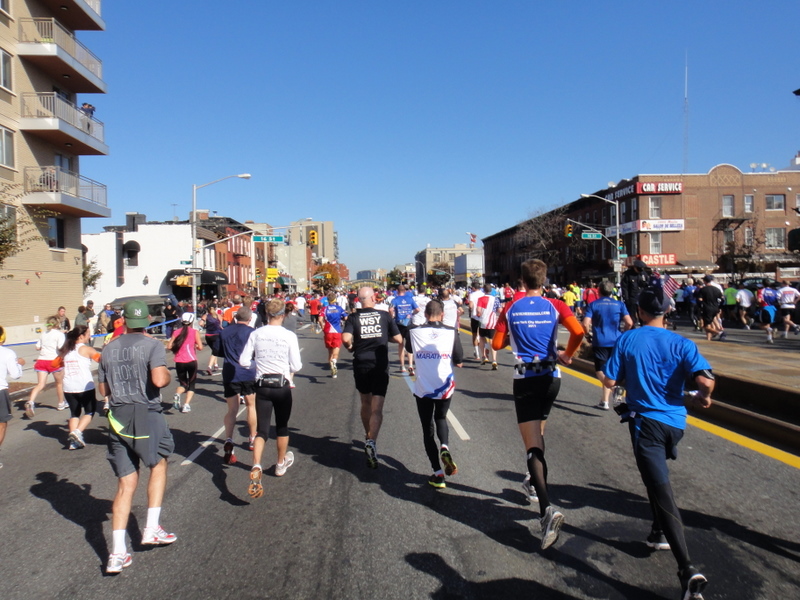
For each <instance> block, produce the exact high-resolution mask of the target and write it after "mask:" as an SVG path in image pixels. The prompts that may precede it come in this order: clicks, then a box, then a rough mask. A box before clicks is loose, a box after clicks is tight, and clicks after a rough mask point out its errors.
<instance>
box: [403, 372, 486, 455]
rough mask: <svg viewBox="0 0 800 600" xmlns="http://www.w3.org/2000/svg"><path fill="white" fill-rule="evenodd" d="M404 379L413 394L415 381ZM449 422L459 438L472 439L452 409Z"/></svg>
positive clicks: (448, 418)
mask: <svg viewBox="0 0 800 600" xmlns="http://www.w3.org/2000/svg"><path fill="white" fill-rule="evenodd" d="M403 379H405V382H406V385H407V386H408V389H409V390H411V393H412V394H413V393H414V380H413V379H411V377H407V376H404V377H403ZM447 420H448V421H449V422H450V425H452V427H453V430H454V431H455V432H456V433H457V434H458V437H460V438H461V439H462V440H463V441H465V442H466V441H467V440H469V439H471V438H470V437H469V434H468V433H467V431H466V430H465V429H464V428H463V427H462V426H461V423H459V421H458V419H456V416H455V415H454V414H453V410H452V409H450V410H448V411H447Z"/></svg>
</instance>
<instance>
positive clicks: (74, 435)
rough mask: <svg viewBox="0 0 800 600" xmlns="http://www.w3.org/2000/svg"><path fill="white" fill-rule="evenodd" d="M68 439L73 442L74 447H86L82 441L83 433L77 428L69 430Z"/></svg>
mask: <svg viewBox="0 0 800 600" xmlns="http://www.w3.org/2000/svg"><path fill="white" fill-rule="evenodd" d="M69 440H70V442H72V443H73V444H75V447H76V448H85V447H86V442H84V441H83V434H82V433H81V432H80V430H78V429H76V430H74V431H71V432H70V434H69Z"/></svg>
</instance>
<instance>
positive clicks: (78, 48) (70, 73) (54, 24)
mask: <svg viewBox="0 0 800 600" xmlns="http://www.w3.org/2000/svg"><path fill="white" fill-rule="evenodd" d="M17 54H18V55H19V56H21V57H24V58H25V59H26V60H27V61H28V62H31V63H33V64H35V65H36V66H37V67H39V68H40V69H41V70H42V71H44V72H45V73H47V74H49V75H50V76H51V77H53V79H56V80H59V81H61V80H65V81H66V82H68V84H67V83H65V86H66V87H68V88H69V89H71V90H73V91H75V92H79V93H85V94H105V93H106V91H107V86H106V83H105V82H104V81H103V62H102V61H101V60H100V59H99V58H97V57H96V56H95V55H94V54H92V52H91V51H90V50H89V49H88V48H87V47H86V46H84V45H83V44H81V43H80V42H79V41H78V40H77V39H75V35H74V34H73V33H72V32H70V31H69V30H67V29H66V28H64V26H63V25H61V23H59V22H58V21H56V20H55V19H30V18H23V19H20V20H19V44H18V45H17Z"/></svg>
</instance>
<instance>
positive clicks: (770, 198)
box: [764, 194, 786, 210]
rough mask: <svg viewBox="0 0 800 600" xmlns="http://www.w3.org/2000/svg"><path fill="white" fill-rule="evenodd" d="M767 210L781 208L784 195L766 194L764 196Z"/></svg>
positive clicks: (784, 202) (784, 199) (783, 204)
mask: <svg viewBox="0 0 800 600" xmlns="http://www.w3.org/2000/svg"><path fill="white" fill-rule="evenodd" d="M764 198H765V200H766V208H767V210H783V207H784V206H785V205H786V196H784V195H783V194H767V195H766V196H765V197H764Z"/></svg>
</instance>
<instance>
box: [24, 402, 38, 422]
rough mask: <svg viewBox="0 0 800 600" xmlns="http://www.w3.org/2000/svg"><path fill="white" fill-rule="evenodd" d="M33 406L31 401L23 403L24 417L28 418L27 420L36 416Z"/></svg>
mask: <svg viewBox="0 0 800 600" xmlns="http://www.w3.org/2000/svg"><path fill="white" fill-rule="evenodd" d="M35 406H36V405H35V404H34V402H33V400H28V401H27V402H26V403H25V416H26V417H28V418H29V419H32V418H33V417H35V416H36V408H35Z"/></svg>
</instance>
